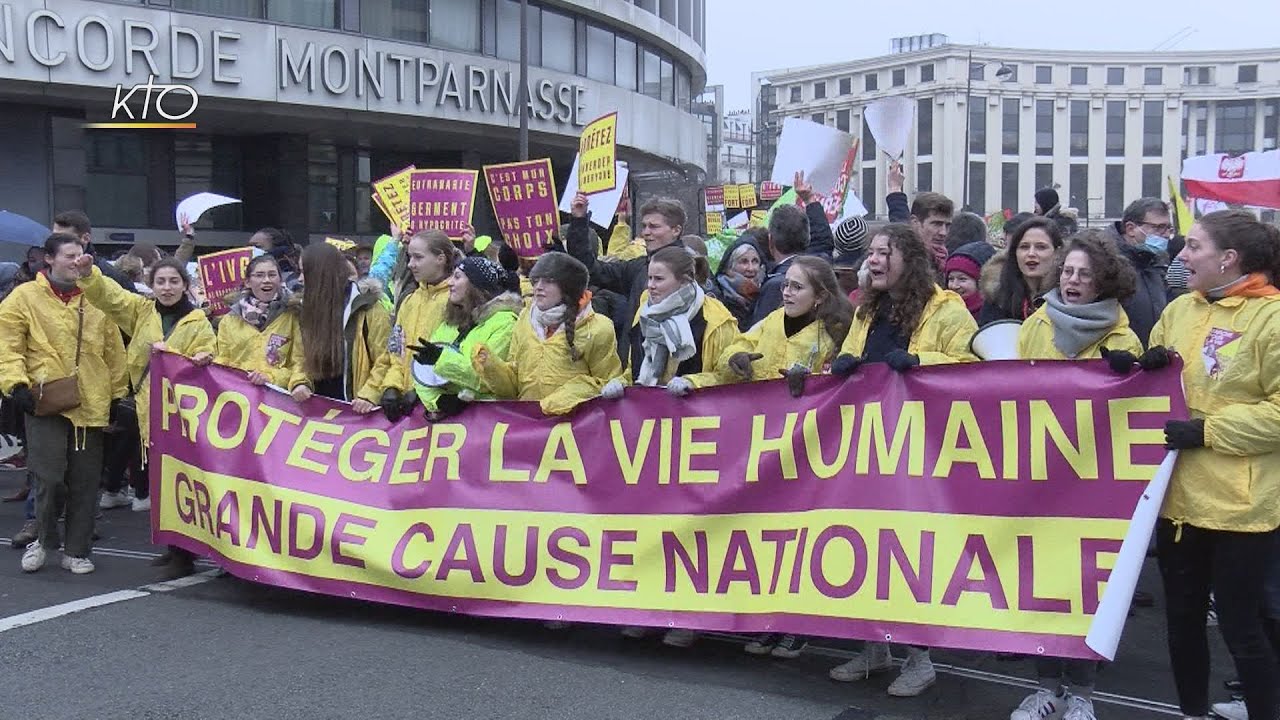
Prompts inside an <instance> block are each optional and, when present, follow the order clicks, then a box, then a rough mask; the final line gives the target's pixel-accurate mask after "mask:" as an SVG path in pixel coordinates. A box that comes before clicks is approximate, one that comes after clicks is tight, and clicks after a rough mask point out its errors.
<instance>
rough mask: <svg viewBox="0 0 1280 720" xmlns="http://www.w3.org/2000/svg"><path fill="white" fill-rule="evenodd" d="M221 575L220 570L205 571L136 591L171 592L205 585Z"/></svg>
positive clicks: (144, 586) (145, 586) (143, 587)
mask: <svg viewBox="0 0 1280 720" xmlns="http://www.w3.org/2000/svg"><path fill="white" fill-rule="evenodd" d="M221 574H222V571H221V570H206V571H204V572H202V573H197V574H195V575H187V576H185V577H180V578H177V579H174V580H166V581H165V582H158V583H154V584H151V585H143V586H142V587H140V588H138V589H139V590H149V591H151V592H173V591H174V590H181V589H182V588H189V587H191V586H193V585H200V584H201V583H207V582H209V581H210V580H213V579H214V578H216V577H218V576H219V575H221Z"/></svg>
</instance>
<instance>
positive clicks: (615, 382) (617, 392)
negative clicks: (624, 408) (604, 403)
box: [600, 378, 626, 400]
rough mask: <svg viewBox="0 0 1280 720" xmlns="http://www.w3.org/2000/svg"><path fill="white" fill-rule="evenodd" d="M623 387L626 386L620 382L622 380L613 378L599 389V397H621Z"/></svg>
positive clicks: (608, 398)
mask: <svg viewBox="0 0 1280 720" xmlns="http://www.w3.org/2000/svg"><path fill="white" fill-rule="evenodd" d="M625 389H626V386H625V385H623V384H622V381H621V380H619V379H618V378H614V379H612V380H610V381H609V382H607V383H605V386H604V388H602V389H601V390H600V397H602V398H605V399H607V400H618V399H621V398H622V391H623V390H625Z"/></svg>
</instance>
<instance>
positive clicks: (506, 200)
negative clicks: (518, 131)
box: [484, 158, 559, 258]
mask: <svg viewBox="0 0 1280 720" xmlns="http://www.w3.org/2000/svg"><path fill="white" fill-rule="evenodd" d="M484 180H485V185H486V186H488V188H489V202H490V203H492V204H493V215H494V217H495V218H497V220H498V229H499V230H501V231H502V237H503V239H504V240H505V241H506V243H507V244H508V245H510V246H511V248H512V249H513V250H515V251H516V254H517V255H519V256H520V257H529V258H532V257H537V256H539V255H541V254H542V248H543V247H545V246H546V245H547V244H548V243H550V242H551V236H552V234H554V233H555V231H556V227H557V226H558V225H559V216H558V215H557V213H556V182H555V178H554V177H553V176H552V172H551V161H550V160H548V159H546V158H543V159H541V160H529V161H526V162H514V163H505V164H502V165H485V166H484Z"/></svg>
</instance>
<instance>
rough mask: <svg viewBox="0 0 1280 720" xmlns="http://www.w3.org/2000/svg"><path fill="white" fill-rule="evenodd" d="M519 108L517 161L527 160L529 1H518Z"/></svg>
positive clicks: (517, 104)
mask: <svg viewBox="0 0 1280 720" xmlns="http://www.w3.org/2000/svg"><path fill="white" fill-rule="evenodd" d="M516 106H517V107H519V108H520V134H519V141H518V142H519V145H520V148H519V159H520V160H521V161H522V162H523V161H525V160H528V159H529V0H520V89H519V90H517V91H516Z"/></svg>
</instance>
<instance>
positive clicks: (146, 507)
mask: <svg viewBox="0 0 1280 720" xmlns="http://www.w3.org/2000/svg"><path fill="white" fill-rule="evenodd" d="M130 507H131V508H132V509H133V511H134V512H151V498H150V497H144V498H142V499H141V500H139V499H138V498H134V499H133V500H132V502H131V504H130Z"/></svg>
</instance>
